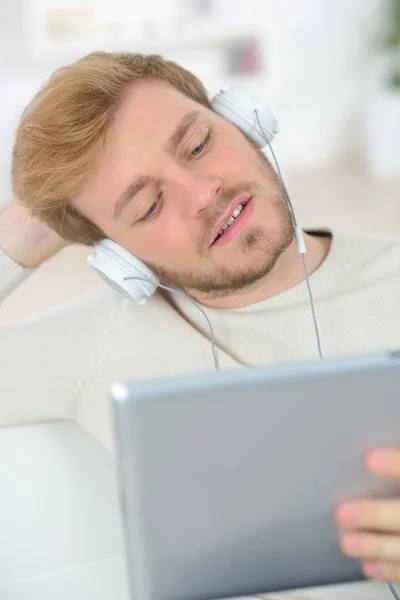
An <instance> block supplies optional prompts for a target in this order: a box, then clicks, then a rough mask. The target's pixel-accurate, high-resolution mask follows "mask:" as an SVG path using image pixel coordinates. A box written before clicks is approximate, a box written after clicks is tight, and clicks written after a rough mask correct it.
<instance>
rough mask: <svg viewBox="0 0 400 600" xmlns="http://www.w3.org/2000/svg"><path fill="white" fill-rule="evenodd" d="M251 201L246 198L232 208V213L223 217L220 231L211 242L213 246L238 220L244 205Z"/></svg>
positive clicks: (249, 198)
mask: <svg viewBox="0 0 400 600" xmlns="http://www.w3.org/2000/svg"><path fill="white" fill-rule="evenodd" d="M238 200H239V198H238ZM250 200H251V196H250V197H249V196H247V197H246V199H245V200H243V202H239V203H238V204H237V205H236V207H235V208H234V210H233V211H232V213H231V214H230V215H229V216H228V217H227V218H226V217H224V218H225V219H226V220H225V222H223V225H222V226H221V227H220V229H219V230H218V232H217V235H216V236H215V237H214V240H213V244H215V243H216V242H217V241H218V240H219V239H220V238H221V237H222V236H223V235H224V234H225V233H226V232H227V231H229V228H230V227H232V225H233V224H234V223H235V221H236V219H238V218H239V217H240V215H241V213H242V211H243V209H244V208H245V206H246V204H248V202H249V201H250Z"/></svg>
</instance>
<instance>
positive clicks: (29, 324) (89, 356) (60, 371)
mask: <svg viewBox="0 0 400 600" xmlns="http://www.w3.org/2000/svg"><path fill="white" fill-rule="evenodd" d="M3 267H4V262H3ZM4 273H5V269H4V268H3V271H2V272H1V275H4ZM6 277H7V281H8V283H6V278H3V279H2V286H1V288H2V291H3V294H4V289H5V287H6V285H7V286H8V289H10V287H13V286H14V285H15V283H16V281H17V280H20V278H21V274H20V272H19V271H18V269H16V268H15V267H13V265H11V267H10V269H9V271H8V273H6ZM113 298H114V295H110V294H109V293H108V292H106V293H105V292H100V293H95V294H91V295H90V296H84V297H83V298H79V299H76V300H74V301H72V302H69V303H66V304H65V305H62V306H60V307H57V308H53V309H51V310H48V311H47V312H45V313H43V314H40V315H38V316H35V317H31V318H29V319H27V320H25V321H23V322H21V323H18V324H17V325H11V326H5V327H0V426H7V425H16V424H21V423H28V422H32V421H43V420H48V419H59V418H71V419H74V418H75V416H76V413H77V411H78V409H79V406H80V403H81V402H82V398H83V397H84V393H85V385H88V383H89V382H90V378H91V369H92V368H93V364H94V363H95V361H96V356H97V353H98V352H99V348H100V347H102V346H103V344H104V343H105V340H106V339H107V336H108V332H109V331H110V327H111V323H112V322H113V316H114V315H115V314H116V313H117V312H118V310H119V304H120V303H118V302H116V301H115V299H113Z"/></svg>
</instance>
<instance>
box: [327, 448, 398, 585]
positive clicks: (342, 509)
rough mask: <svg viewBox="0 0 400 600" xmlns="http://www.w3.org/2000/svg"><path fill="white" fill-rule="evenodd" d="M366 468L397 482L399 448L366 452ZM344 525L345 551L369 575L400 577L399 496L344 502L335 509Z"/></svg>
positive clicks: (342, 544) (393, 578) (395, 579)
mask: <svg viewBox="0 0 400 600" xmlns="http://www.w3.org/2000/svg"><path fill="white" fill-rule="evenodd" d="M366 466H367V468H368V470H369V471H370V472H371V473H373V474H374V475H377V476H379V477H388V478H390V479H396V480H399V482H400V450H377V451H374V452H372V453H371V454H369V455H368V456H367V459H366ZM335 516H336V520H337V522H338V523H339V525H341V526H342V527H343V531H342V532H341V536H340V546H341V549H342V551H343V552H344V554H346V555H347V556H350V557H353V558H359V559H361V560H362V567H363V572H364V575H365V576H366V577H368V578H370V579H380V580H384V581H400V499H391V500H360V501H352V502H345V503H344V504H341V505H340V506H339V507H338V508H337V510H336V515H335Z"/></svg>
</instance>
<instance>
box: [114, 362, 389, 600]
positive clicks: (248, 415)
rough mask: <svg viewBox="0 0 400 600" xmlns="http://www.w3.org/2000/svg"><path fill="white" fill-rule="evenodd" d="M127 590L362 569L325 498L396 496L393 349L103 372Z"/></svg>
mask: <svg viewBox="0 0 400 600" xmlns="http://www.w3.org/2000/svg"><path fill="white" fill-rule="evenodd" d="M111 396H112V400H113V406H114V414H115V427H116V439H117V446H118V463H119V477H120V486H121V503H122V507H123V515H124V521H125V536H126V543H127V550H128V562H129V576H130V582H131V589H132V598H140V600H200V599H201V600H204V599H215V598H224V597H237V596H242V595H251V594H258V593H271V592H278V591H283V590H291V589H297V588H302V587H309V586H319V585H326V584H334V583H344V582H351V581H356V580H361V579H362V574H361V569H360V565H359V563H358V561H356V560H354V559H350V558H347V557H345V556H344V555H343V554H342V553H341V552H340V550H339V547H338V529H337V526H336V524H335V522H334V516H333V515H334V507H335V506H336V504H337V503H338V502H340V501H341V500H344V499H349V498H354V497H365V496H369V497H379V496H384V497H392V496H394V495H400V484H399V483H395V482H391V481H385V480H382V479H378V478H375V477H373V476H372V475H370V474H369V473H368V472H367V471H366V470H365V468H364V463H363V461H364V456H365V453H366V452H367V451H369V450H371V449H374V448H376V447H381V446H400V354H390V355H387V356H374V357H361V358H354V359H352V358H350V359H330V360H325V361H324V362H322V363H308V364H295V365H293V364H291V365H287V366H279V367H274V368H262V369H260V368H250V369H238V370H232V371H225V372H220V373H217V374H212V375H203V376H194V377H185V378H181V379H168V380H162V381H161V380H158V381H145V382H134V383H115V384H114V385H113V386H112V390H111Z"/></svg>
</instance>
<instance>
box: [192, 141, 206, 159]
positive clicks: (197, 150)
mask: <svg viewBox="0 0 400 600" xmlns="http://www.w3.org/2000/svg"><path fill="white" fill-rule="evenodd" d="M205 145H206V144H205V142H201V144H199V145H198V146H196V148H195V149H194V150H192V151H191V153H190V154H191V155H192V156H197V155H198V154H201V153H202V152H203V150H204V147H205Z"/></svg>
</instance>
